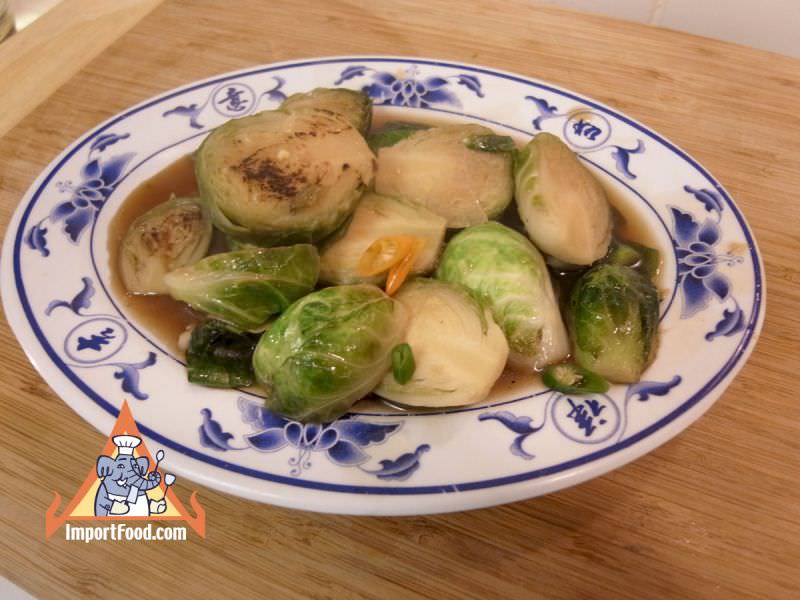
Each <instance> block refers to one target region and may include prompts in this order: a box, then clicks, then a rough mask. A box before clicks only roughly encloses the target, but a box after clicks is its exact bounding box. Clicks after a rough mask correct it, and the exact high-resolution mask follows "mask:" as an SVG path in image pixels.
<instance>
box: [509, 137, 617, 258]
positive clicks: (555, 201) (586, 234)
mask: <svg viewBox="0 0 800 600" xmlns="http://www.w3.org/2000/svg"><path fill="white" fill-rule="evenodd" d="M514 179H515V184H516V191H515V197H516V201H517V208H518V209H519V215H520V217H521V218H522V221H523V223H525V229H526V230H527V231H528V235H530V237H531V239H532V240H533V242H534V243H535V244H536V246H537V247H538V248H539V249H540V250H541V251H542V252H544V253H545V254H549V255H550V256H553V257H555V258H557V259H558V260H560V261H563V262H565V263H570V264H573V265H590V264H592V263H593V262H594V261H596V260H599V259H601V258H603V256H605V254H606V251H607V250H608V244H609V242H610V241H611V228H612V226H613V224H612V221H611V205H610V204H609V202H608V198H607V197H606V193H605V190H604V189H603V186H601V185H600V182H599V181H597V179H596V178H595V177H594V176H593V175H592V174H591V173H590V172H589V170H588V169H587V168H586V167H585V166H583V165H582V164H581V162H580V160H579V159H578V157H577V156H575V153H574V152H572V150H570V149H569V147H567V145H566V144H564V142H562V141H561V140H560V139H559V138H557V137H556V136H554V135H552V134H550V133H540V134H538V135H537V136H536V137H535V138H533V139H532V140H531V141H530V142H528V145H527V146H525V148H523V149H522V150H521V151H520V152H519V154H518V155H517V157H516V159H515V161H514Z"/></svg>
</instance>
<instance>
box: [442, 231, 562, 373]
mask: <svg viewBox="0 0 800 600" xmlns="http://www.w3.org/2000/svg"><path fill="white" fill-rule="evenodd" d="M436 277H438V278H439V279H441V280H443V281H452V282H455V283H460V284H461V285H463V286H464V287H466V288H467V289H468V290H470V291H471V292H472V293H473V294H475V296H476V297H477V298H478V299H479V300H480V301H481V302H482V303H483V304H484V306H488V307H489V308H490V309H491V311H492V314H493V315H494V319H495V321H497V323H498V324H499V325H500V327H502V328H503V332H504V333H505V334H506V338H507V339H508V345H509V347H510V349H511V354H510V356H509V366H511V367H512V368H515V369H519V370H532V369H540V368H542V367H544V366H545V365H547V364H550V363H554V362H558V361H560V360H562V359H563V358H564V357H565V356H566V355H567V353H568V352H569V341H568V339H567V332H566V329H565V327H564V323H563V322H562V320H561V315H560V313H559V310H558V302H557V301H556V298H555V294H554V293H553V286H552V283H551V282H550V276H549V274H548V272H547V267H546V266H545V263H544V259H543V258H542V256H541V255H540V254H539V252H538V251H537V250H536V248H534V246H533V244H531V243H530V241H529V240H528V239H527V238H526V237H525V236H523V235H521V234H519V233H517V232H516V231H514V230H513V229H509V228H508V227H505V226H504V225H500V224H499V223H494V222H492V223H484V224H482V225H476V226H474V227H470V228H468V229H465V230H464V231H462V232H460V233H459V234H458V235H456V236H455V237H453V239H452V240H450V242H449V243H448V244H447V246H445V249H444V254H443V255H442V259H441V262H440V263H439V268H438V269H437V272H436Z"/></svg>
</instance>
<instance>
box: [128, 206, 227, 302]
mask: <svg viewBox="0 0 800 600" xmlns="http://www.w3.org/2000/svg"><path fill="white" fill-rule="evenodd" d="M212 232H213V227H212V225H211V219H210V218H209V216H208V213H207V212H206V211H205V210H204V208H203V203H202V202H200V199H199V198H176V197H175V196H173V197H172V198H170V199H169V200H168V201H167V202H164V203H163V204H159V205H158V206H156V207H154V208H151V209H150V210H148V211H147V212H146V213H144V214H143V215H141V216H140V217H138V218H137V219H136V220H135V221H134V222H133V223H131V226H130V227H129V228H128V231H127V232H126V233H125V237H124V238H123V239H122V244H121V246H120V251H119V270H120V275H121V276H122V282H123V283H124V284H125V288H126V289H127V290H128V291H129V292H131V293H132V294H166V293H167V286H166V285H165V284H164V275H166V274H167V272H169V271H171V270H173V269H177V268H178V267H183V266H185V265H190V264H192V263H194V262H197V261H198V260H200V259H201V258H203V257H204V256H205V255H206V252H208V247H209V245H210V244H211V234H212Z"/></svg>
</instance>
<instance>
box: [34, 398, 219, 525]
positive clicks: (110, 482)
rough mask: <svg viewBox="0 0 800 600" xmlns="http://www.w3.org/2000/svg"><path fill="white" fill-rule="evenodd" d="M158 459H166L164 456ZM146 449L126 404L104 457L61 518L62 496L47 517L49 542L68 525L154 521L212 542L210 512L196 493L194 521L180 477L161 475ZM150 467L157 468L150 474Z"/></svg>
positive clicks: (91, 471)
mask: <svg viewBox="0 0 800 600" xmlns="http://www.w3.org/2000/svg"><path fill="white" fill-rule="evenodd" d="M157 456H158V458H162V457H163V451H159V452H158V454H157ZM159 462H160V461H155V462H154V461H153V456H152V455H151V454H150V452H149V451H148V449H147V447H146V446H145V444H144V440H143V439H142V436H141V434H140V433H139V428H138V427H137V426H136V421H134V420H133V414H131V410H130V408H129V407H128V402H127V401H124V402H123V404H122V408H121V409H120V411H119V417H117V422H116V423H114V428H113V429H112V430H111V434H110V435H109V436H108V440H106V444H105V446H104V447H103V451H102V454H101V455H100V456H98V457H97V462H96V464H95V466H94V467H92V468H91V469H90V470H89V473H88V475H87V476H86V479H85V480H84V482H83V484H82V485H81V487H80V489H78V491H77V492H76V494H75V496H74V497H73V498H72V500H71V501H70V502H69V503H68V504H67V506H66V507H65V508H64V510H63V511H62V512H61V514H60V515H56V511H57V510H58V507H59V505H60V504H61V495H60V494H59V493H58V492H54V494H55V498H54V499H53V502H52V503H51V504H50V508H48V509H47V512H46V513H45V536H46V537H48V538H49V537H50V536H52V535H53V534H54V533H55V532H56V531H57V530H58V528H59V527H61V526H62V525H63V524H64V523H66V522H67V521H82V520H97V521H110V520H124V521H136V520H148V521H185V522H186V523H187V524H188V525H189V526H190V527H191V528H192V529H194V530H195V531H196V532H197V533H198V535H200V537H205V536H206V511H205V509H204V508H203V507H202V506H200V503H199V502H198V501H197V492H192V495H191V497H190V498H189V504H190V505H191V507H192V510H194V513H195V514H194V516H192V515H191V514H190V513H189V511H188V510H187V509H186V507H185V506H184V505H183V503H182V502H181V501H180V499H179V498H178V497H177V495H176V494H175V492H174V491H173V490H172V484H173V483H174V481H175V477H174V476H173V475H171V474H169V473H166V474H163V475H162V473H161V472H160V471H159V470H158V463H159ZM150 465H155V468H154V469H153V470H152V471H150V472H148V470H149V467H150Z"/></svg>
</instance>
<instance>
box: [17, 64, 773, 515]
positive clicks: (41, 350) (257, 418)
mask: <svg viewBox="0 0 800 600" xmlns="http://www.w3.org/2000/svg"><path fill="white" fill-rule="evenodd" d="M316 86H345V87H349V88H354V89H363V90H366V91H367V92H368V93H369V94H370V95H371V96H372V97H373V99H374V103H375V107H376V108H375V110H376V113H377V114H379V116H382V117H386V118H390V119H411V120H413V119H415V118H418V117H420V116H423V117H424V116H426V115H427V116H428V117H430V116H432V115H433V116H436V117H437V118H440V119H444V120H459V121H464V120H467V121H473V122H477V123H485V124H487V125H489V126H491V127H492V128H494V129H495V130H496V131H498V132H502V133H507V134H510V135H513V136H515V137H517V139H520V140H524V139H526V138H528V137H530V136H532V135H534V134H535V133H537V132H538V131H549V132H552V133H555V134H557V135H559V136H561V137H562V138H563V139H565V140H566V141H567V142H568V143H569V144H570V145H571V146H572V148H573V149H574V150H575V151H576V152H578V153H579V154H580V156H581V158H582V159H583V160H584V161H585V163H586V164H587V165H588V166H589V168H591V169H592V171H593V172H594V173H595V174H596V175H597V176H598V177H599V178H600V179H601V180H602V181H603V182H604V183H605V184H606V185H607V186H608V187H610V188H613V190H614V193H615V196H617V197H620V198H622V199H623V201H624V202H626V204H628V205H630V207H631V210H632V211H633V212H635V213H636V215H637V216H638V218H639V219H640V220H641V221H643V222H644V223H646V224H647V226H648V227H649V229H650V230H651V231H652V232H653V234H652V235H653V237H654V238H655V240H656V243H657V245H658V246H659V248H660V250H661V252H662V255H663V257H664V269H663V273H662V280H661V282H660V285H661V287H662V288H663V289H664V290H665V292H666V293H665V295H664V299H663V302H662V306H661V311H662V317H661V345H660V348H659V351H658V356H657V359H656V361H655V363H654V364H653V365H652V366H651V367H650V368H649V369H648V370H647V372H646V373H645V376H644V380H643V381H641V382H640V383H637V384H635V385H618V386H614V387H612V389H611V390H610V391H609V392H608V393H607V394H598V395H595V396H592V397H569V396H565V395H562V394H559V393H555V392H551V391H548V390H545V389H543V388H540V387H537V386H534V385H530V386H527V387H525V388H523V389H516V388H512V389H513V391H508V390H506V391H498V392H497V393H495V394H494V395H493V396H492V397H491V398H489V399H488V400H487V401H486V402H485V403H483V404H481V405H479V406H473V407H468V408H462V409H454V410H445V411H441V412H436V413H425V414H409V415H403V414H397V413H394V412H391V411H389V410H388V409H387V410H386V411H382V410H380V409H377V410H362V411H360V412H359V411H356V412H353V413H352V414H350V415H348V416H346V417H344V418H342V419H339V420H337V421H335V422H334V423H330V424H327V425H325V426H316V425H302V424H300V423H296V422H292V421H288V420H286V419H284V418H282V417H279V416H276V415H274V414H270V413H269V412H267V411H266V410H264V409H263V408H261V406H260V402H259V400H258V398H257V397H255V396H251V395H248V394H246V393H241V392H237V391H219V390H212V389H205V388H200V387H196V386H191V385H189V384H188V383H186V377H185V373H184V367H183V365H182V364H181V360H180V358H179V357H177V356H174V355H172V354H171V353H170V352H169V351H167V350H166V349H165V348H163V347H162V346H161V345H160V344H159V343H158V342H157V341H155V339H154V336H153V334H152V333H151V332H150V331H148V329H147V328H146V327H145V326H144V325H143V324H141V323H137V322H136V320H135V319H133V318H131V317H129V315H126V314H125V312H124V311H122V310H120V303H119V302H118V298H115V297H114V296H113V294H112V293H111V292H110V285H109V281H110V277H109V264H108V252H107V250H106V247H107V236H108V227H109V222H110V220H111V218H112V216H113V215H114V212H115V211H116V210H117V208H118V207H119V206H120V204H121V203H122V201H123V200H124V199H125V197H126V196H127V195H128V194H129V193H130V192H131V191H132V190H133V189H134V188H135V187H136V186H137V185H138V184H140V183H141V182H142V181H143V180H145V179H147V178H149V177H151V176H153V175H154V174H156V173H157V172H158V171H160V170H161V169H163V168H164V167H165V166H166V165H168V164H170V163H171V162H173V161H175V160H176V159H178V158H179V157H181V156H183V155H185V154H187V153H189V152H191V151H192V150H194V149H195V148H196V147H197V146H198V145H199V144H200V142H201V140H202V139H203V136H205V135H206V134H207V133H208V132H209V131H210V130H211V129H212V128H213V127H215V126H217V125H219V124H220V123H223V122H224V121H226V120H227V119H230V118H234V117H241V116H243V115H247V114H250V113H252V112H254V111H259V110H265V109H271V108H274V107H276V106H277V105H278V104H279V103H280V102H281V101H282V100H283V99H284V98H285V97H286V96H287V95H288V94H292V93H295V92H300V91H307V90H309V89H311V88H314V87H316ZM2 287H3V302H4V306H5V310H6V316H7V319H8V321H9V323H10V324H11V326H12V327H13V329H14V331H15V333H16V334H17V336H18V337H19V340H20V343H21V344H22V346H23V348H24V349H25V351H26V352H27V354H28V356H29V357H30V359H31V361H32V362H33V364H34V365H35V366H36V368H37V369H38V370H39V372H40V373H41V374H42V377H44V379H45V380H46V381H47V382H48V383H49V384H50V386H51V387H52V388H53V389H54V390H55V391H56V393H58V394H59V395H60V396H61V397H62V398H64V400H65V401H66V402H67V403H68V404H69V405H70V406H71V407H72V408H73V409H75V410H76V411H77V412H78V413H79V414H80V415H81V416H82V417H83V418H85V419H86V420H87V421H88V422H89V423H91V424H92V425H94V426H95V427H97V428H98V429H100V430H101V431H102V432H104V433H107V432H108V431H109V430H110V429H111V427H112V424H113V422H114V420H115V418H116V416H117V414H118V411H119V408H120V406H121V404H122V402H123V400H126V399H127V401H128V402H129V404H130V405H131V408H132V410H133V413H134V416H135V418H136V420H137V421H138V423H139V426H140V429H141V431H142V433H143V434H144V435H145V436H146V437H147V438H148V440H147V441H148V445H149V447H150V448H151V450H152V449H154V448H159V447H162V448H165V449H168V450H171V451H168V452H167V456H168V462H169V465H168V466H169V468H170V469H171V470H174V471H176V472H177V473H179V474H180V475H183V476H186V477H187V478H189V479H192V480H194V481H197V482H200V483H202V484H205V485H208V486H210V487H213V488H217V489H220V490H223V491H226V492H230V493H233V494H238V495H241V496H245V497H247V498H251V499H254V500H259V501H264V502H269V503H274V504H279V505H283V506H288V507H294V508H301V509H309V510H316V511H325V512H338V513H352V514H373V515H399V514H419V513H434V512H447V511H456V510H464V509H470V508H476V507H482V506H489V505H494V504H500V503H504V502H510V501H514V500H520V499H523V498H529V497H532V496H537V495H540V494H544V493H548V492H552V491H554V490H557V489H560V488H564V487H567V486H570V485H573V484H576V483H579V482H581V481H585V480H587V479H590V478H592V477H595V476H597V475H600V474H602V473H605V472H607V471H609V470H611V469H613V468H616V467H619V466H621V465H623V464H625V463H627V462H628V461H631V460H633V459H635V458H637V457H638V456H641V455H642V454H644V453H646V452H648V451H650V450H652V449H653V448H655V447H656V446H658V445H659V444H662V443H663V442H665V441H666V440H668V439H670V438H671V437H673V436H674V435H676V434H677V433H679V432H680V431H681V430H683V429H684V428H685V427H687V426H688V425H689V424H690V423H691V422H692V421H694V420H695V419H697V418H698V417H699V416H700V415H701V414H702V413H703V412H704V411H705V410H707V409H708V408H709V406H711V404H712V403H713V402H714V401H715V400H716V399H717V398H718V397H719V396H720V394H721V393H722V391H723V390H724V389H725V387H726V386H727V385H728V384H729V383H730V381H731V380H732V378H733V377H734V376H735V374H736V373H737V371H738V370H739V369H740V368H741V367H742V365H743V364H744V362H745V360H746V359H747V357H748V355H749V354H750V352H751V351H752V349H753V346H754V344H755V341H756V338H757V336H758V333H759V331H760V328H761V324H762V321H763V317H764V300H765V296H764V293H765V288H764V279H763V267H762V264H761V258H760V257H759V254H758V250H757V247H756V242H755V240H754V239H753V235H752V233H751V232H750V230H749V228H748V226H747V224H746V223H745V220H744V217H743V216H742V214H741V212H740V211H739V209H738V208H737V207H736V205H735V204H734V202H733V200H732V199H731V198H730V196H729V195H728V193H727V192H726V191H725V190H724V189H723V188H722V186H721V185H720V184H719V183H718V182H717V181H716V180H715V179H714V178H713V177H712V176H711V175H710V174H709V173H708V172H707V171H706V170H705V169H703V167H702V166H700V165H699V164H698V163H697V162H696V161H695V160H694V159H693V158H691V157H690V156H688V155H687V154H686V153H685V152H683V151H682V150H680V149H679V148H678V147H676V146H675V145H674V144H672V143H671V142H669V141H667V140H665V139H664V138H662V137H661V136H660V135H658V134H657V133H655V132H653V131H651V130H650V129H648V128H647V127H645V126H643V125H641V124H639V123H637V122H635V121H633V120H632V119H630V118H628V117H626V116H625V115H623V114H620V113H619V112H617V111H615V110H613V109H611V108H608V107H606V106H603V105H602V104H600V103H598V102H595V101H594V100H591V99H589V98H584V97H581V96H579V95H577V94H574V93H572V92H569V91H566V90H562V89H559V88H557V87H555V86H552V85H548V84H545V83H542V82H539V81H536V80H532V79H528V78H526V77H520V76H518V75H513V74H510V73H503V72H499V71H495V70H493V69H488V68H484V67H477V66H473V65H466V64H456V63H448V62H443V61H436V60H426V59H417V58H392V57H360V56H358V57H342V58H322V59H313V60H305V61H300V62H292V63H282V64H275V65H268V66H264V67H258V68H253V69H248V70H244V71H239V72H236V73H231V74H228V75H223V76H220V77H215V78H213V79H208V80H206V81H201V82H198V83H192V84H190V85H187V86H185V87H183V88H180V89H177V90H173V91H170V92H167V93H165V94H163V95H161V96H159V97H157V98H154V99H152V100H148V101H146V102H143V103H142V104H139V105H138V106H135V107H133V108H131V109H130V110H128V111H126V112H124V113H122V114H120V115H117V116H115V117H113V118H111V119H109V120H108V121H106V122H105V123H103V124H102V125H100V126H98V127H97V128H96V129H94V130H92V131H90V132H89V133H87V134H86V135H85V136H83V137H81V138H80V139H79V140H77V141H76V142H75V143H74V144H72V145H71V146H70V147H69V148H67V149H66V150H65V151H64V152H63V153H62V154H61V155H60V156H59V157H58V158H56V159H55V160H54V161H53V162H52V163H51V164H50V165H49V166H48V167H47V169H45V171H44V172H43V173H42V174H41V175H40V176H39V178H38V179H37V180H36V182H35V183H34V184H33V186H32V187H31V188H30V190H28V192H27V194H26V195H25V197H24V198H23V200H22V202H21V203H20V205H19V208H18V209H17V211H16V213H15V215H14V217H13V220H12V222H11V225H10V227H9V229H8V234H7V235H6V239H5V243H4V246H3V255H2Z"/></svg>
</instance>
